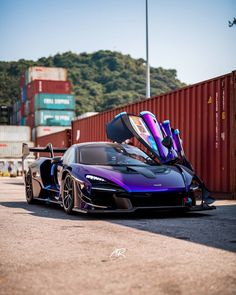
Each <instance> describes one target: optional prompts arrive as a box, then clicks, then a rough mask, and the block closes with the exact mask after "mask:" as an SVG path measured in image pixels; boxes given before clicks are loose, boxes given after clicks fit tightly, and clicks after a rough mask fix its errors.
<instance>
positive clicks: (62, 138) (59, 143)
mask: <svg viewBox="0 0 236 295" xmlns="http://www.w3.org/2000/svg"><path fill="white" fill-rule="evenodd" d="M48 143H51V144H52V145H53V147H58V148H62V147H69V146H71V129H65V130H62V131H59V132H56V133H52V134H48V135H45V136H41V137H37V139H36V145H37V146H40V147H44V146H46V145H47V144H48Z"/></svg>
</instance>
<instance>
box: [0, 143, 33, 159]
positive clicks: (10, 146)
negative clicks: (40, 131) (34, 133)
mask: <svg viewBox="0 0 236 295" xmlns="http://www.w3.org/2000/svg"><path fill="white" fill-rule="evenodd" d="M26 143H27V144H28V145H29V147H33V146H34V143H33V142H26ZM20 157H22V142H20V141H15V142H11V141H0V158H20Z"/></svg>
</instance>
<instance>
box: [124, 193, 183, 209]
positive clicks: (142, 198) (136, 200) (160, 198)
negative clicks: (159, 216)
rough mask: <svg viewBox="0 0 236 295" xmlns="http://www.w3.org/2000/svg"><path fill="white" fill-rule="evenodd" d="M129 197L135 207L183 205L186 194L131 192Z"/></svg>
mask: <svg viewBox="0 0 236 295" xmlns="http://www.w3.org/2000/svg"><path fill="white" fill-rule="evenodd" d="M122 197H123V195H122ZM127 197H128V198H129V199H130V201H131V203H132V206H133V207H161V206H183V198H184V195H183V194H179V193H150V194H145V193H144V194H129V196H127Z"/></svg>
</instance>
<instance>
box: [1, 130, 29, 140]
mask: <svg viewBox="0 0 236 295" xmlns="http://www.w3.org/2000/svg"><path fill="white" fill-rule="evenodd" d="M30 140H31V134H30V128H29V127H28V126H0V142H1V141H21V142H26V141H30Z"/></svg>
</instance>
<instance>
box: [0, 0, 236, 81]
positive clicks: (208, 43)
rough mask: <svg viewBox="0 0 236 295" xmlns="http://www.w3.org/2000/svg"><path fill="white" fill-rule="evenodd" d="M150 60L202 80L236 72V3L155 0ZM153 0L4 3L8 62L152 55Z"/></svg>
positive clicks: (2, 51) (2, 53) (0, 56)
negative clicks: (59, 56)
mask: <svg viewBox="0 0 236 295" xmlns="http://www.w3.org/2000/svg"><path fill="white" fill-rule="evenodd" d="M148 4H149V62H150V65H151V66H153V67H163V68H165V69H176V70H177V77H178V78H179V79H180V80H181V81H182V82H185V83H188V84H194V83H197V82H200V81H203V80H207V79H211V78H213V77H216V76H220V75H224V74H226V73H229V72H231V71H233V70H236V25H235V26H233V27H231V28H229V27H228V21H229V20H233V18H234V17H236V0H148ZM145 32H146V31H145V0H40V1H37V0H0V60H1V61H17V60H19V59H22V58H23V59H31V60H37V59H38V58H40V57H44V56H45V57H47V56H50V55H54V54H56V53H63V52H66V51H72V52H75V53H81V52H88V53H92V52H95V51H97V50H112V51H118V52H121V53H123V54H129V55H131V56H132V57H133V58H144V59H145V58H146V43H145V40H146V39H145Z"/></svg>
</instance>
